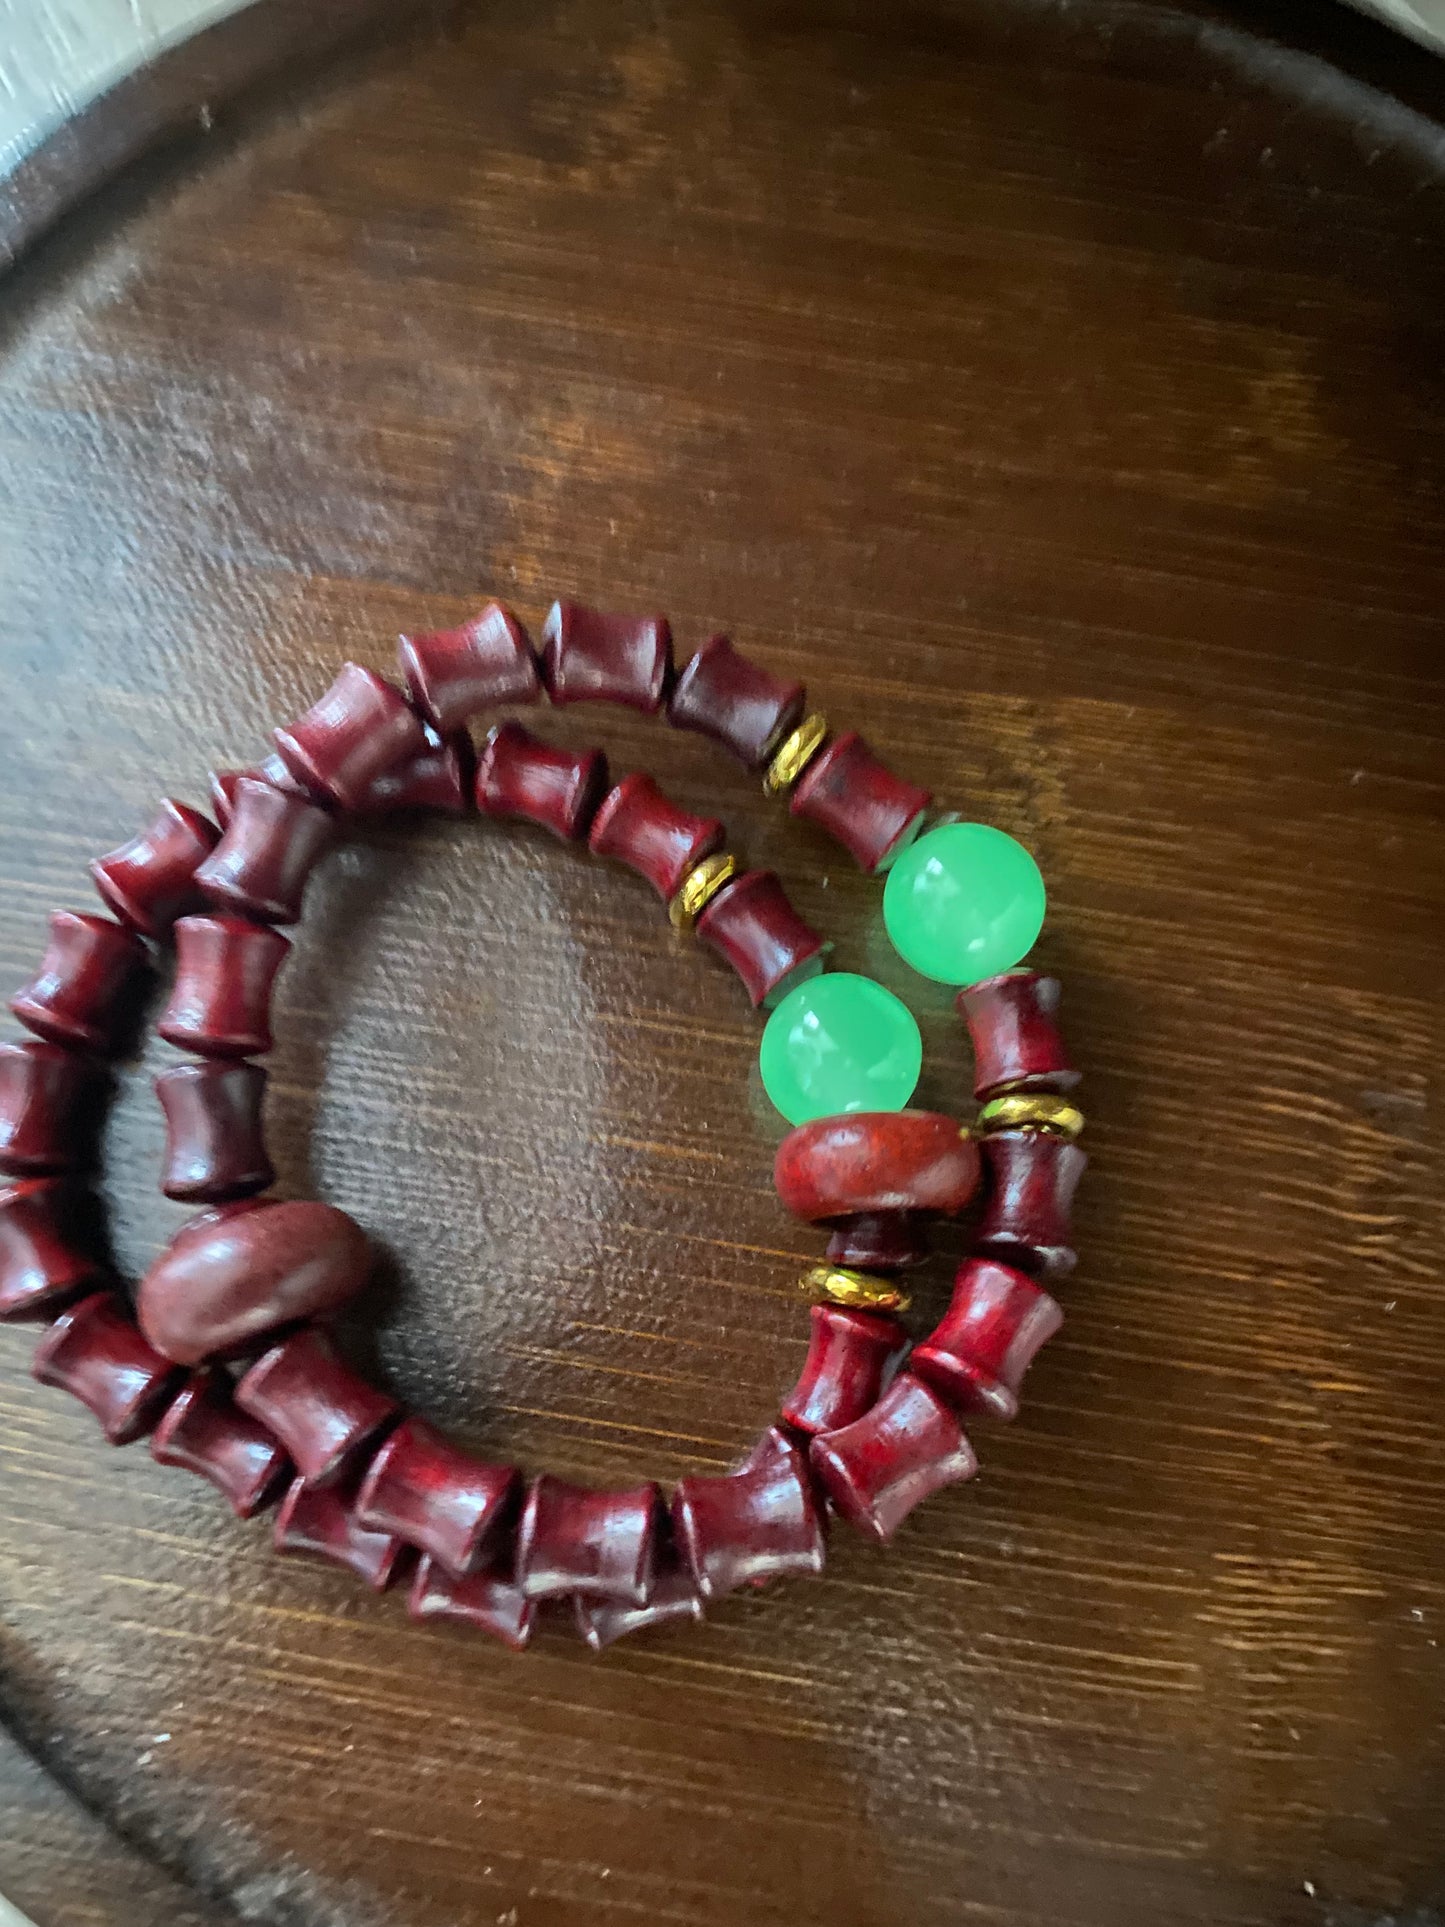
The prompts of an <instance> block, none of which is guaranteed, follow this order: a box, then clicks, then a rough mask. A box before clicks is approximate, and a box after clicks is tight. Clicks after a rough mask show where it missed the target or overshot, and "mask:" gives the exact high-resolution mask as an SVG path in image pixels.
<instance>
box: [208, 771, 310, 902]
mask: <svg viewBox="0 0 1445 1927" xmlns="http://www.w3.org/2000/svg"><path fill="white" fill-rule="evenodd" d="M334 827H335V826H334V822H333V819H332V817H331V814H330V812H329V811H327V810H324V809H322V808H321V807H320V805H319V804H316V803H312V802H308V801H307V799H306V798H305V797H302V796H292V795H290V794H288V793H287V792H286V791H284V790H278V789H273V788H272V786H271V784H269V783H265V782H262V781H261V780H260V779H259V778H257V777H254V776H243V777H242V778H241V780H240V781H239V782H238V783H237V784H236V788H235V793H234V795H233V797H232V801H231V815H230V820H229V821H228V822H227V824H226V829H225V834H224V835H223V836H222V838H221V840H220V842H219V843H218V844H217V845H216V847H215V849H214V850H212V852H211V853H210V855H209V856H208V857H207V858H206V860H205V862H204V863H203V864H202V865H201V866H200V868H199V869H198V870H197V871H196V882H197V884H198V885H199V886H200V889H201V891H202V893H203V894H204V896H205V898H206V900H207V902H208V903H210V904H211V905H212V906H213V907H214V908H215V909H217V910H220V911H223V912H227V913H229V914H231V915H234V916H240V917H251V918H254V919H255V920H256V921H257V922H258V923H296V922H297V921H298V920H299V918H300V916H301V899H302V897H303V895H304V893H305V890H306V885H307V882H308V881H309V879H310V876H311V872H312V870H313V869H314V868H315V866H316V864H317V862H318V860H319V859H320V857H321V856H322V854H323V853H324V851H325V850H326V848H327V846H328V845H329V844H330V842H331V839H332V835H333V831H334Z"/></svg>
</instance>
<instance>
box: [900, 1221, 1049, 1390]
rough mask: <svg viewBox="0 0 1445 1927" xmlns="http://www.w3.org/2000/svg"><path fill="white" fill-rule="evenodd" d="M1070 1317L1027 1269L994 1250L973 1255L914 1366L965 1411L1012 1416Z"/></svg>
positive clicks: (912, 1360) (912, 1362)
mask: <svg viewBox="0 0 1445 1927" xmlns="http://www.w3.org/2000/svg"><path fill="white" fill-rule="evenodd" d="M1063 1322H1064V1314H1063V1313H1062V1312H1061V1311H1060V1310H1059V1308H1058V1306H1057V1305H1056V1304H1055V1303H1054V1301H1053V1299H1052V1298H1050V1296H1049V1294H1048V1293H1047V1292H1046V1291H1044V1290H1043V1289H1041V1287H1040V1286H1038V1285H1036V1284H1035V1283H1034V1282H1033V1280H1032V1279H1031V1278H1026V1277H1025V1276H1024V1274H1023V1273H1022V1272H1021V1271H1015V1270H1014V1269H1013V1267H1012V1266H1010V1265H1000V1264H995V1263H994V1261H993V1260H992V1259H991V1258H967V1259H965V1260H964V1262H963V1264H962V1265H960V1267H959V1271H958V1276H957V1278H956V1279H955V1280H954V1285H953V1297H952V1299H951V1301H950V1303H949V1307H948V1310H947V1311H946V1312H945V1313H944V1315H943V1317H942V1318H941V1319H940V1321H939V1323H938V1324H937V1326H936V1327H935V1328H934V1330H933V1331H932V1332H930V1333H929V1336H928V1338H927V1339H926V1340H925V1342H924V1343H923V1344H922V1345H916V1346H915V1347H914V1349H913V1356H912V1357H911V1358H910V1359H909V1361H908V1369H909V1370H910V1371H911V1372H913V1373H915V1374H916V1375H917V1376H918V1377H919V1378H922V1379H926V1380H927V1382H928V1383H929V1384H930V1385H932V1386H933V1388H934V1389H935V1391H938V1392H940V1393H941V1394H942V1395H943V1397H944V1398H946V1399H947V1400H948V1402H949V1404H950V1405H952V1406H953V1407H954V1408H955V1409H956V1410H958V1411H962V1412H987V1413H989V1414H991V1416H992V1417H994V1418H1001V1419H1011V1418H1013V1417H1015V1415H1016V1414H1017V1412H1018V1409H1019V1397H1018V1395H1019V1386H1020V1385H1021V1384H1022V1382H1023V1376H1024V1373H1025V1372H1026V1371H1027V1370H1028V1368H1029V1365H1030V1364H1031V1362H1032V1360H1033V1357H1034V1354H1035V1352H1037V1351H1038V1349H1039V1347H1040V1346H1041V1345H1043V1344H1045V1343H1046V1342H1047V1340H1049V1339H1050V1338H1052V1337H1053V1335H1054V1333H1055V1332H1056V1331H1057V1330H1058V1329H1059V1326H1060V1325H1062V1324H1063Z"/></svg>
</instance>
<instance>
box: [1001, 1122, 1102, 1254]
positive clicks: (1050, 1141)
mask: <svg viewBox="0 0 1445 1927" xmlns="http://www.w3.org/2000/svg"><path fill="white" fill-rule="evenodd" d="M980 1149H981V1151H982V1153H983V1168H984V1196H983V1209H982V1211H981V1212H980V1213H979V1219H978V1224H977V1225H976V1227H975V1229H974V1236H973V1242H974V1246H975V1248H976V1249H977V1250H978V1251H981V1252H983V1253H984V1254H985V1255H986V1256H987V1257H990V1258H997V1259H999V1260H1000V1261H1001V1262H1002V1263H1004V1264H1006V1265H1012V1266H1014V1268H1015V1269H1016V1270H1018V1271H1024V1272H1028V1273H1030V1274H1031V1275H1032V1276H1034V1277H1039V1278H1062V1277H1065V1276H1066V1275H1067V1274H1068V1273H1069V1272H1071V1271H1072V1270H1073V1268H1074V1263H1075V1253H1074V1241H1073V1226H1072V1222H1071V1220H1072V1213H1073V1203H1074V1193H1075V1191H1077V1189H1078V1187H1079V1179H1080V1178H1081V1177H1082V1176H1083V1175H1084V1170H1085V1167H1086V1166H1087V1164H1088V1162H1089V1160H1088V1158H1087V1156H1086V1155H1085V1154H1084V1152H1083V1151H1081V1150H1080V1149H1079V1147H1078V1145H1077V1144H1073V1143H1070V1141H1069V1140H1068V1139H1067V1138H1062V1137H1057V1136H1055V1135H1054V1133H1053V1132H1052V1131H999V1132H996V1133H995V1134H994V1135H992V1136H990V1137H986V1138H984V1139H983V1140H982V1142H981V1144H980Z"/></svg>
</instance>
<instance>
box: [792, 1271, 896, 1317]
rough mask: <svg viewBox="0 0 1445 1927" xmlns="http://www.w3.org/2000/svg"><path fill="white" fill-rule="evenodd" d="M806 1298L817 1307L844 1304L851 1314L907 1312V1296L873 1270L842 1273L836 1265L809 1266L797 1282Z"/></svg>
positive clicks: (889, 1280) (888, 1279)
mask: <svg viewBox="0 0 1445 1927" xmlns="http://www.w3.org/2000/svg"><path fill="white" fill-rule="evenodd" d="M798 1289H799V1291H801V1292H802V1294H803V1296H804V1297H805V1298H811V1299H812V1300H813V1302H814V1303H815V1304H819V1305H846V1306H847V1308H848V1309H849V1310H850V1311H907V1309H908V1293H907V1292H906V1291H900V1290H899V1288H898V1286H897V1285H895V1284H894V1282H893V1280H892V1279H891V1278H882V1277H879V1276H878V1274H877V1273H876V1272H872V1271H845V1270H843V1269H842V1267H841V1266H838V1265H810V1266H809V1267H808V1269H807V1270H806V1271H805V1272H804V1273H803V1275H802V1277H801V1278H800V1279H799V1280H798Z"/></svg>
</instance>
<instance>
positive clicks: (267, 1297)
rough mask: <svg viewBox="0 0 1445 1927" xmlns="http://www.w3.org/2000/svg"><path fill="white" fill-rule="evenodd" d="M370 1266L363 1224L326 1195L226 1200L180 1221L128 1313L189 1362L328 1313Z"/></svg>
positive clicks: (157, 1342) (229, 1353)
mask: <svg viewBox="0 0 1445 1927" xmlns="http://www.w3.org/2000/svg"><path fill="white" fill-rule="evenodd" d="M370 1270H371V1246H370V1244H369V1243H368V1242H367V1237H366V1233H365V1232H364V1231H363V1230H362V1229H361V1227H360V1225H358V1224H357V1223H356V1221H355V1219H354V1218H349V1217H348V1216H347V1215H346V1213H345V1212H344V1211H338V1210H337V1209H336V1208H335V1206H334V1205H329V1204H316V1203H313V1202H309V1201H298V1202H294V1203H289V1204H268V1203H265V1202H256V1203H248V1204H241V1205H232V1206H231V1207H229V1208H228V1209H222V1210H219V1211H206V1212H202V1214H201V1216H200V1217H198V1218H193V1219H192V1220H191V1222H190V1223H189V1224H187V1225H183V1226H182V1227H181V1229H180V1230H179V1231H178V1232H177V1233H176V1235H175V1237H174V1238H172V1239H171V1241H170V1243H169V1244H168V1245H167V1246H166V1248H165V1250H164V1251H163V1252H162V1253H161V1255H160V1256H159V1257H158V1258H157V1259H156V1261H155V1263H154V1264H153V1265H152V1266H151V1268H150V1270H149V1271H147V1273H146V1275H145V1277H144V1278H143V1279H142V1280H141V1284H140V1290H139V1292H138V1293H137V1295H136V1318H137V1320H138V1322H139V1324H140V1328H141V1330H142V1331H143V1332H144V1333H145V1335H146V1337H147V1339H148V1340H149V1341H150V1343H151V1344H152V1345H154V1346H155V1348H156V1350H157V1351H159V1352H162V1353H164V1355H165V1356H166V1357H167V1358H173V1359H174V1360H175V1361H176V1363H177V1364H178V1365H199V1364H200V1363H201V1362H202V1361H203V1360H205V1359H212V1358H232V1357H235V1356H236V1354H237V1353H239V1352H243V1351H246V1350H248V1349H249V1348H251V1347H252V1346H254V1345H256V1344H257V1343H259V1342H260V1341H261V1340H263V1339H265V1338H267V1337H268V1336H269V1335H270V1334H271V1333H272V1332H275V1331H279V1330H281V1329H282V1328H283V1327H284V1326H287V1325H294V1324H296V1323H297V1322H298V1321H299V1320H301V1319H312V1318H327V1317H330V1316H332V1315H333V1314H334V1313H336V1312H338V1311H340V1310H341V1308H342V1306H343V1305H346V1304H349V1303H350V1301H351V1300H352V1299H353V1298H354V1297H355V1296H356V1294H357V1293H358V1292H359V1291H360V1290H361V1288H362V1287H363V1285H365V1283H366V1280H367V1276H368V1274H369V1273H370Z"/></svg>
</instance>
